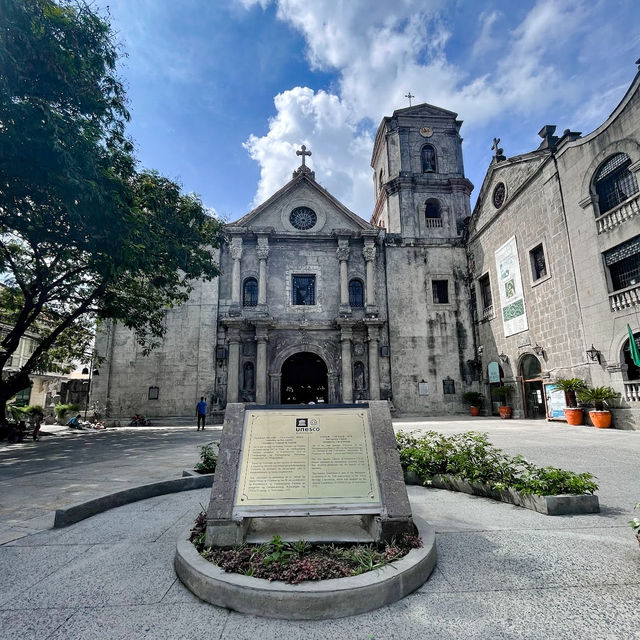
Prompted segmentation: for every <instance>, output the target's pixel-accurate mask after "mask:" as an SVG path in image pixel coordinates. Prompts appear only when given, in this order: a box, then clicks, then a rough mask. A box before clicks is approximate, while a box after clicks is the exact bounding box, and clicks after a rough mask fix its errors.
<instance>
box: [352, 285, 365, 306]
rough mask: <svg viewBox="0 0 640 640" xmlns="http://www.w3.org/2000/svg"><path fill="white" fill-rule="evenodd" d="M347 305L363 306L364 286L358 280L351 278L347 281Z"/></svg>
mask: <svg viewBox="0 0 640 640" xmlns="http://www.w3.org/2000/svg"><path fill="white" fill-rule="evenodd" d="M349 305H350V306H352V307H364V287H363V286H362V281H360V280H351V281H350V282H349Z"/></svg>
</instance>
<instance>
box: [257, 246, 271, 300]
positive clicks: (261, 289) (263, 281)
mask: <svg viewBox="0 0 640 640" xmlns="http://www.w3.org/2000/svg"><path fill="white" fill-rule="evenodd" d="M256 253H257V255H258V260H259V268H260V271H259V275H258V306H259V307H261V308H262V310H263V311H266V306H267V260H268V259H269V237H268V236H266V235H259V236H258V248H257V249H256Z"/></svg>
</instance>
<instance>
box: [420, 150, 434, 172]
mask: <svg viewBox="0 0 640 640" xmlns="http://www.w3.org/2000/svg"><path fill="white" fill-rule="evenodd" d="M420 158H421V159H422V173H435V172H436V150H435V149H434V148H433V146H431V145H430V144H425V145H424V147H422V151H421V152H420Z"/></svg>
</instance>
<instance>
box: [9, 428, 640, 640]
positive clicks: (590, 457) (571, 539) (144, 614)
mask: <svg viewBox="0 0 640 640" xmlns="http://www.w3.org/2000/svg"><path fill="white" fill-rule="evenodd" d="M395 426H396V428H403V429H406V430H413V429H435V430H437V431H441V432H444V433H452V432H457V431H463V430H468V429H471V428H473V429H476V430H481V431H486V432H488V433H489V434H490V437H491V440H492V441H493V442H494V443H495V444H497V445H498V446H501V447H503V448H504V449H506V450H507V451H509V452H511V453H516V452H517V453H522V454H524V455H525V456H526V457H527V458H528V459H529V460H531V461H532V462H534V463H536V464H539V465H548V464H549V465H554V466H562V467H564V468H568V469H572V470H575V471H590V472H592V473H594V474H595V475H597V476H598V480H599V483H600V490H599V492H598V495H599V497H600V504H601V513H599V514H594V515H581V516H555V517H550V516H545V515H542V514H539V513H536V512H533V511H528V510H525V509H521V508H518V507H515V506H512V505H508V504H502V503H496V502H493V501H491V500H488V499H485V498H479V497H474V496H469V495H465V494H458V493H452V492H448V491H443V490H437V489H426V488H421V487H409V488H408V491H409V496H410V499H411V503H412V507H413V510H414V512H415V513H416V514H418V515H420V516H421V517H423V518H424V519H425V520H427V521H429V522H430V523H431V524H433V525H434V526H435V528H436V532H437V545H438V564H437V566H436V569H435V571H434V573H433V574H432V576H431V578H430V579H429V580H428V582H427V583H426V584H425V585H423V586H422V587H421V588H420V589H419V590H418V591H416V592H415V593H413V594H412V595H410V596H408V597H407V598H405V599H403V600H401V601H400V602H397V603H395V604H392V605H389V606H387V607H384V608H382V609H379V610H377V611H373V612H371V613H367V614H363V615H359V616H354V617H350V618H342V619H338V620H329V621H324V622H288V621H282V620H269V619H264V618H257V617H253V616H248V615H243V614H238V613H234V612H230V611H227V610H225V609H220V608H216V607H213V606H211V605H208V604H205V603H203V602H201V601H199V600H198V599H197V598H195V597H194V596H193V595H192V594H191V593H190V592H188V591H187V590H186V589H185V588H184V587H183V586H182V585H181V584H180V582H179V581H178V580H177V579H176V576H175V573H174V571H173V566H172V563H173V555H174V550H175V540H176V537H177V536H178V534H179V532H181V531H182V530H184V529H185V528H186V527H187V526H188V525H189V523H190V522H191V521H192V520H193V518H194V517H195V515H196V513H197V512H198V511H199V510H200V505H206V504H207V502H208V498H209V490H208V489H202V490H195V491H190V492H184V493H180V494H173V495H168V496H160V497H157V498H152V499H149V500H145V501H141V502H137V503H133V504H130V505H127V506H124V507H120V508H118V509H114V510H111V511H107V512H105V513H103V514H100V515H98V516H95V517H93V518H90V519H88V520H85V521H83V522H80V523H78V524H76V525H73V526H70V527H67V528H65V529H56V530H50V529H49V528H50V527H51V525H52V524H53V513H54V511H55V509H56V508H60V507H65V506H70V505H73V504H76V503H78V502H81V501H84V500H88V499H91V498H94V497H98V496H100V495H104V494H106V493H109V492H112V491H115V490H120V489H123V488H128V487H131V486H136V485H139V484H144V483H147V482H153V481H155V480H163V479H167V478H171V477H177V476H179V475H180V474H181V471H182V469H185V468H190V467H192V466H193V464H194V463H195V462H196V460H197V458H198V447H199V446H200V445H202V444H204V443H206V442H210V441H211V440H215V439H217V438H219V435H220V430H219V429H215V428H212V429H211V430H209V431H205V432H204V433H202V432H196V430H195V426H194V427H193V428H191V429H186V428H180V427H153V428H146V429H142V428H138V429H118V430H108V431H106V432H81V433H76V432H69V431H68V430H64V429H52V428H49V427H45V428H44V430H45V431H52V432H53V431H55V433H52V434H51V435H47V436H45V437H43V438H42V440H41V441H40V442H37V443H33V442H25V443H22V444H19V445H6V443H0V444H1V445H3V446H0V496H2V497H1V498H0V543H2V544H1V546H0V584H1V587H2V588H1V589H0V630H1V631H0V637H2V638H3V640H4V639H5V638H7V639H8V638H20V639H23V638H24V639H26V638H38V640H49V639H51V640H53V639H75V638H78V639H83V640H85V639H89V638H127V639H137V638H150V639H151V638H153V639H155V638H194V639H198V640H200V639H204V638H211V639H218V638H221V639H226V638H229V639H244V638H247V639H249V638H250V639H251V640H255V639H256V638H260V640H270V639H274V640H275V639H277V640H285V639H287V638H301V639H302V638H305V639H324V638H331V639H332V640H338V639H342V638H345V639H352V638H353V639H362V640H372V639H375V640H382V639H392V638H393V639H402V640H404V639H407V640H422V639H426V638H438V639H449V638H451V639H453V638H465V639H466V638H491V639H493V638H545V639H546V638H576V637H580V638H581V639H588V638H594V639H595V638H598V639H602V638H616V639H618V638H640V548H638V544H637V542H636V540H635V538H634V537H633V533H632V531H631V529H630V528H629V527H628V525H627V521H628V520H629V519H630V518H631V516H632V513H633V505H634V504H635V503H636V502H638V501H639V500H640V432H633V431H616V430H611V429H610V430H596V429H593V428H589V427H569V426H567V425H565V424H549V423H546V422H544V421H525V420H511V421H500V420H495V419H490V418H481V419H474V420H471V419H459V418H456V419H447V418H440V419H436V418H429V419H424V420H415V419H414V420H397V421H396V422H395Z"/></svg>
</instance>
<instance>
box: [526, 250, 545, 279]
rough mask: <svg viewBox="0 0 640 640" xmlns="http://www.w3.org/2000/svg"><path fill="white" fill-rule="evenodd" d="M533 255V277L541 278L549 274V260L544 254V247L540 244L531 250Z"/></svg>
mask: <svg viewBox="0 0 640 640" xmlns="http://www.w3.org/2000/svg"><path fill="white" fill-rule="evenodd" d="M529 255H530V257H531V271H532V273H533V279H534V281H535V280H540V278H544V277H545V276H546V275H547V261H546V258H545V255H544V248H543V246H542V245H541V244H539V245H538V246H537V247H536V248H535V249H532V250H531V251H530V252H529Z"/></svg>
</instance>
